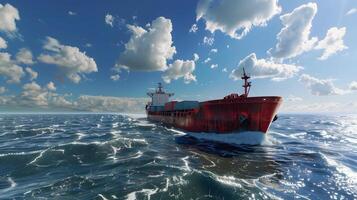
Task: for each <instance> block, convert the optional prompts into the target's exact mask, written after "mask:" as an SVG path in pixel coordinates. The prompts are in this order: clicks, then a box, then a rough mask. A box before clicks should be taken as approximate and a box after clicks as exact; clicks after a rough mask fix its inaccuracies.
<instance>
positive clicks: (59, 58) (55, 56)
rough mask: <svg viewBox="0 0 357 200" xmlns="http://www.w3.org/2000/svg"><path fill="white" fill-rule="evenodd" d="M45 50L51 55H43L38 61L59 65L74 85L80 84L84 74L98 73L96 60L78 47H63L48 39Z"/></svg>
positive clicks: (54, 40)
mask: <svg viewBox="0 0 357 200" xmlns="http://www.w3.org/2000/svg"><path fill="white" fill-rule="evenodd" d="M43 48H44V49H45V50H47V51H49V53H47V54H41V55H40V56H39V57H38V60H40V61H41V62H43V63H47V64H53V65H57V66H58V67H59V68H60V69H61V70H62V72H63V73H64V75H65V76H66V77H67V78H68V79H70V80H71V81H73V82H74V83H79V82H80V80H81V76H84V74H89V73H92V72H97V71H98V69H97V64H96V63H95V61H94V59H93V58H91V57H88V56H87V55H86V53H85V52H81V51H80V50H79V48H78V47H73V46H67V45H62V44H60V43H59V42H58V41H57V40H56V39H54V38H52V37H47V40H46V42H45V44H44V46H43Z"/></svg>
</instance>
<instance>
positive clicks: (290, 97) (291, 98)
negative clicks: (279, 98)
mask: <svg viewBox="0 0 357 200" xmlns="http://www.w3.org/2000/svg"><path fill="white" fill-rule="evenodd" d="M286 100H287V101H291V102H297V101H302V100H303V99H302V98H301V97H297V96H294V95H289V96H288V97H287V98H286Z"/></svg>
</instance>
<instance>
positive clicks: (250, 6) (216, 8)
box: [196, 0, 281, 39]
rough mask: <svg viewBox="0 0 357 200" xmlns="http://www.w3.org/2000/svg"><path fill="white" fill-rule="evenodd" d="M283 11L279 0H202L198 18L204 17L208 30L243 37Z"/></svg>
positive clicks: (236, 37) (198, 8)
mask: <svg viewBox="0 0 357 200" xmlns="http://www.w3.org/2000/svg"><path fill="white" fill-rule="evenodd" d="M280 12H281V7H280V6H279V5H278V0H250V1H245V0H235V1H232V0H220V1H218V0H200V1H199V2H198V5H197V9H196V19H197V20H199V19H204V20H205V22H206V30H209V31H210V32H212V33H213V32H215V31H217V30H219V31H221V32H223V33H225V34H227V35H229V36H230V37H232V38H235V39H241V38H242V37H244V36H245V35H247V33H248V32H249V31H250V30H251V29H252V27H254V26H265V25H266V24H267V22H268V21H269V20H270V19H271V18H272V17H273V16H274V15H276V14H279V13H280Z"/></svg>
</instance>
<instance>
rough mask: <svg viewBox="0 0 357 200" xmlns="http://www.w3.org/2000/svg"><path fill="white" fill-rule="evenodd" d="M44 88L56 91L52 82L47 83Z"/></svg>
mask: <svg viewBox="0 0 357 200" xmlns="http://www.w3.org/2000/svg"><path fill="white" fill-rule="evenodd" d="M46 87H47V89H48V90H50V91H56V89H57V88H56V86H55V84H54V83H53V82H52V81H50V82H49V83H47V85H46Z"/></svg>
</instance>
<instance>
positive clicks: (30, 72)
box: [25, 67, 38, 81]
mask: <svg viewBox="0 0 357 200" xmlns="http://www.w3.org/2000/svg"><path fill="white" fill-rule="evenodd" d="M25 71H26V72H27V73H28V74H29V75H30V80H31V81H33V80H35V79H36V78H37V77H38V73H37V72H35V71H34V70H33V69H31V68H30V67H26V68H25Z"/></svg>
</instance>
